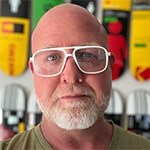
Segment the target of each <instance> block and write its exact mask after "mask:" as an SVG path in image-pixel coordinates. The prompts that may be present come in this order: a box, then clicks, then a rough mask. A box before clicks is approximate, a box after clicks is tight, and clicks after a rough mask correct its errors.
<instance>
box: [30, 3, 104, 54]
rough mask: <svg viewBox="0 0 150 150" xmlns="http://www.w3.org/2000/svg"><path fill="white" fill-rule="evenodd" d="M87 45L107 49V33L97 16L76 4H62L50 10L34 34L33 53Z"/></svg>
mask: <svg viewBox="0 0 150 150" xmlns="http://www.w3.org/2000/svg"><path fill="white" fill-rule="evenodd" d="M93 36H94V37H95V39H93ZM78 39H80V40H78ZM87 43H97V44H100V45H102V46H104V47H107V40H106V32H105V30H104V28H103V27H102V25H101V24H100V23H99V22H98V20H97V19H96V18H95V16H93V15H92V14H91V13H90V12H88V11H87V10H86V9H85V8H83V7H80V6H78V5H74V4H62V5H58V6H56V7H54V8H52V9H51V10H49V11H48V12H47V13H45V15H44V16H43V17H42V18H41V20H40V21H39V23H38V25H37V27H36V28H35V30H34V32H33V34H32V51H33V52H34V51H36V50H37V49H40V48H45V47H58V46H61V47H63V46H76V45H84V44H87Z"/></svg>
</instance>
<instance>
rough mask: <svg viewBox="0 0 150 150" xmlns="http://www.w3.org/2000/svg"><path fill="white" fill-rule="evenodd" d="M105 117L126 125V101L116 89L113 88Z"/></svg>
mask: <svg viewBox="0 0 150 150" xmlns="http://www.w3.org/2000/svg"><path fill="white" fill-rule="evenodd" d="M105 118H106V119H108V120H112V121H113V122H114V123H116V124H118V125H120V126H122V127H123V126H124V120H123V119H124V102H123V98H122V96H121V94H120V92H118V90H116V89H112V95H111V99H110V102H109V105H108V107H107V109H106V112H105Z"/></svg>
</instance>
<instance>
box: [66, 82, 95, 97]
mask: <svg viewBox="0 0 150 150" xmlns="http://www.w3.org/2000/svg"><path fill="white" fill-rule="evenodd" d="M64 93H66V94H67V93H76V94H81V95H91V96H93V95H95V92H94V91H93V90H92V88H90V87H87V86H86V87H85V86H84V85H81V84H72V85H70V86H68V87H67V88H66V89H65V91H64Z"/></svg>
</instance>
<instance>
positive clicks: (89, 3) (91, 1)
mask: <svg viewBox="0 0 150 150" xmlns="http://www.w3.org/2000/svg"><path fill="white" fill-rule="evenodd" d="M70 2H71V3H73V4H77V5H80V6H82V7H84V8H86V9H87V10H89V11H90V12H91V13H92V14H93V15H95V16H97V4H98V1H96V0H86V1H85V0H70Z"/></svg>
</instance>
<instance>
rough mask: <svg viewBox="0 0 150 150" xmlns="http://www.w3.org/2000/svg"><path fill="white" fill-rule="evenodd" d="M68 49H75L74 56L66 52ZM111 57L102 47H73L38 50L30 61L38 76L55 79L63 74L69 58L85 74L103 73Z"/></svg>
mask: <svg viewBox="0 0 150 150" xmlns="http://www.w3.org/2000/svg"><path fill="white" fill-rule="evenodd" d="M68 49H70V50H72V49H73V51H72V54H70V53H67V52H66V50H68ZM110 55H111V53H110V52H108V51H107V50H106V49H105V48H104V47H102V46H71V47H56V48H46V49H40V50H37V51H36V52H35V53H34V54H33V56H32V57H31V58H30V60H31V61H32V63H33V68H34V71H35V73H36V74H37V75H39V76H42V77H53V76H57V75H59V74H61V72H62V71H63V69H64V66H65V63H66V60H67V58H68V57H73V59H74V61H75V63H76V65H77V67H78V68H79V70H80V71H81V72H83V73H85V74H97V73H101V72H103V71H105V69H106V68H107V66H108V57H109V56H110ZM70 71H71V70H70Z"/></svg>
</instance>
